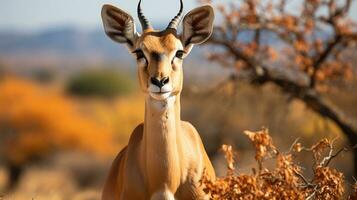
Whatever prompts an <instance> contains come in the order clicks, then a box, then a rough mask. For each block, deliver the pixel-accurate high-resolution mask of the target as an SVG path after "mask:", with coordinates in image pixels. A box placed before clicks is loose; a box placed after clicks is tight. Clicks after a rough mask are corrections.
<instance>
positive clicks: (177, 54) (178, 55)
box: [175, 50, 185, 59]
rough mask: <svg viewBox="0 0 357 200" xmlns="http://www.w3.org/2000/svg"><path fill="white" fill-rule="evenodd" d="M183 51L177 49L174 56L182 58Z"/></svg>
mask: <svg viewBox="0 0 357 200" xmlns="http://www.w3.org/2000/svg"><path fill="white" fill-rule="evenodd" d="M184 53H185V52H184V51H182V50H178V51H176V55H175V57H176V58H179V59H183V55H184Z"/></svg>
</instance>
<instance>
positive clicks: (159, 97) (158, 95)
mask: <svg viewBox="0 0 357 200" xmlns="http://www.w3.org/2000/svg"><path fill="white" fill-rule="evenodd" d="M170 95H171V92H165V93H154V92H150V96H151V97H152V98H153V99H156V100H158V101H163V100H166V99H167V98H169V97H170Z"/></svg>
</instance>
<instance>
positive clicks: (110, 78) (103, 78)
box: [67, 70, 133, 98]
mask: <svg viewBox="0 0 357 200" xmlns="http://www.w3.org/2000/svg"><path fill="white" fill-rule="evenodd" d="M132 89H133V83H132V82H131V81H130V80H129V79H128V78H127V77H125V76H124V75H122V74H119V73H118V72H116V71H114V70H88V71H82V72H80V73H78V74H77V75H75V76H73V77H72V78H71V79H70V80H69V82H68V84H67V91H68V92H69V93H71V94H74V95H78V96H99V97H107V98H111V97H116V96H118V95H125V94H128V93H130V92H131V91H132Z"/></svg>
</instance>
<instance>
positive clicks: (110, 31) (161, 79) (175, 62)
mask: <svg viewBox="0 0 357 200" xmlns="http://www.w3.org/2000/svg"><path fill="white" fill-rule="evenodd" d="M180 2H181V8H180V11H179V13H178V14H177V15H176V16H175V17H174V18H173V19H172V21H171V22H170V23H169V25H168V27H167V28H166V29H165V30H163V31H155V30H154V29H153V28H152V27H151V25H150V23H149V21H148V20H147V19H146V18H145V17H144V15H143V13H142V10H141V0H140V2H139V5H138V9H137V11H138V17H139V19H140V23H141V25H142V29H143V33H142V34H139V33H137V32H136V29H135V24H134V20H133V17H132V16H131V15H129V14H128V13H126V12H124V11H123V10H121V9H119V8H116V7H114V6H111V5H104V6H103V9H102V19H103V24H104V29H105V32H106V34H107V35H108V36H109V37H110V38H111V39H112V40H114V41H116V42H119V43H123V44H126V45H127V47H128V49H129V50H130V52H132V53H133V54H134V55H135V56H136V59H137V65H138V72H139V73H138V74H139V81H140V86H141V88H142V90H143V91H144V92H145V93H147V94H149V95H150V96H151V97H152V98H154V99H156V100H165V99H167V98H168V97H170V96H174V95H177V94H179V93H180V92H181V89H182V79H183V78H182V76H183V74H182V73H183V71H182V62H183V59H184V58H185V57H186V56H187V55H188V54H189V52H190V50H191V49H192V47H193V45H195V44H200V43H203V42H204V41H206V40H207V39H208V38H209V37H210V35H211V33H212V28H213V27H212V26H213V25H212V24H213V19H214V13H213V9H212V7H211V6H202V7H199V8H196V9H194V10H192V11H191V12H189V13H188V14H187V15H186V16H185V17H184V19H183V33H182V34H180V35H179V34H177V31H176V29H177V26H178V24H179V22H180V20H181V17H182V16H181V15H182V9H183V4H182V0H181V1H180Z"/></svg>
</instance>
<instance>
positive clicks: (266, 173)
mask: <svg viewBox="0 0 357 200" xmlns="http://www.w3.org/2000/svg"><path fill="white" fill-rule="evenodd" d="M245 134H246V135H247V136H248V137H249V139H250V141H251V142H252V144H253V145H254V146H255V152H256V154H255V160H256V161H257V163H258V166H259V168H258V170H256V169H254V168H253V174H235V168H234V162H235V161H234V152H233V150H232V147H231V146H227V145H223V146H222V150H223V151H224V153H225V155H226V159H227V168H228V173H227V176H225V177H222V178H218V179H217V180H210V179H209V178H208V177H207V176H204V177H203V179H202V183H203V184H204V187H205V192H206V193H209V194H210V195H211V198H212V199H267V200H268V199H319V200H320V199H321V200H331V199H341V198H342V197H343V195H344V191H345V190H344V177H343V174H342V173H341V172H339V171H337V170H336V169H333V168H330V167H329V166H328V164H329V163H330V161H331V160H332V159H333V158H335V157H336V156H338V155H339V154H340V153H341V152H342V151H346V149H341V150H338V151H337V152H335V153H334V150H333V141H329V140H327V139H323V140H321V141H320V142H318V143H317V144H315V145H313V146H312V147H311V148H305V147H303V146H302V145H301V144H300V143H298V142H297V141H295V142H294V144H293V145H292V146H291V148H290V150H289V152H279V151H278V150H277V148H276V147H275V146H274V145H273V141H272V138H271V137H270V136H269V134H268V131H267V130H266V129H264V130H262V131H257V132H251V131H245ZM301 151H309V152H311V153H312V154H313V157H314V160H313V161H314V164H313V173H314V174H313V177H312V178H311V179H307V178H305V177H304V176H303V170H304V168H303V167H301V166H299V165H298V164H297V163H296V162H295V161H294V157H295V156H296V154H297V153H299V152H301ZM325 151H327V152H328V153H327V155H324V154H323V152H325ZM266 160H274V161H275V163H276V166H275V168H274V169H268V168H265V167H264V165H263V162H264V161H266ZM356 185H357V184H356ZM356 185H355V186H354V192H353V194H351V196H350V197H349V199H354V197H355V196H356V189H355V188H356Z"/></svg>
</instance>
